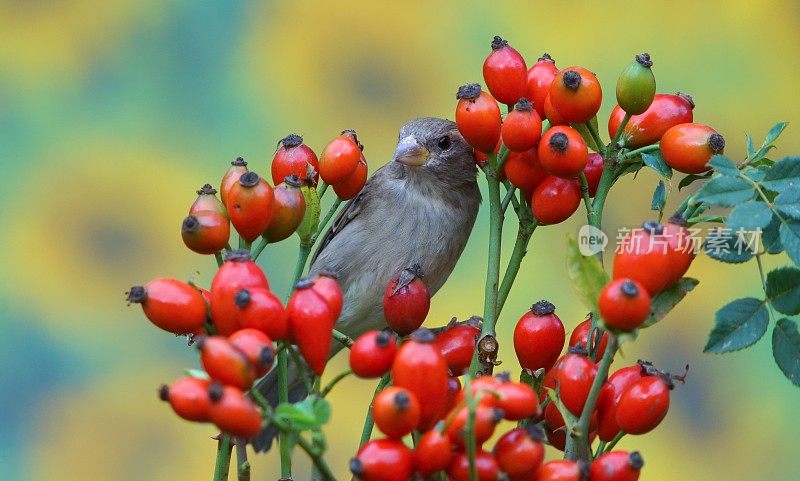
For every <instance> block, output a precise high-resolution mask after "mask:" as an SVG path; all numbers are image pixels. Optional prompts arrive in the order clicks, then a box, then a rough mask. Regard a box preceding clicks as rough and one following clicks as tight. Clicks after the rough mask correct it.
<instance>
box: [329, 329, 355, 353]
mask: <svg viewBox="0 0 800 481" xmlns="http://www.w3.org/2000/svg"><path fill="white" fill-rule="evenodd" d="M333 338H334V339H335V340H336V341H337V342H339V343H340V344H342V345H343V346H344V347H346V348H347V349H350V346H352V345H353V338H352V337H350V336H348V335H347V334H345V333H343V332H341V331H337V330H336V329H334V330H333Z"/></svg>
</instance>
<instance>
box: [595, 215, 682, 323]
mask: <svg viewBox="0 0 800 481" xmlns="http://www.w3.org/2000/svg"><path fill="white" fill-rule="evenodd" d="M694 257H695V249H694V240H693V239H692V238H691V235H690V233H689V230H688V229H687V228H686V226H685V225H684V223H683V222H682V219H680V218H673V219H671V220H670V221H669V222H668V223H667V224H665V225H661V224H659V223H658V222H655V221H649V222H645V223H644V224H642V228H641V229H634V230H632V231H631V232H630V233H629V234H628V235H626V236H625V238H624V239H623V240H622V243H621V244H620V245H619V246H618V248H617V253H616V255H615V256H614V268H613V269H614V271H613V280H612V281H611V282H609V283H608V284H607V285H606V286H605V287H604V288H603V290H602V291H601V292H600V298H599V299H598V310H599V313H600V316H601V317H602V318H603V322H604V323H605V326H606V327H607V328H608V329H611V330H613V331H632V330H634V329H637V328H638V327H639V326H641V325H642V323H644V322H645V320H646V319H647V317H648V316H649V315H650V303H651V299H652V298H654V297H655V296H656V295H658V293H659V292H661V291H662V290H664V289H666V288H669V287H672V286H673V285H675V284H676V283H677V282H678V281H679V280H680V279H681V277H683V275H684V274H686V271H687V270H689V266H690V265H691V263H692V261H693V260H694Z"/></svg>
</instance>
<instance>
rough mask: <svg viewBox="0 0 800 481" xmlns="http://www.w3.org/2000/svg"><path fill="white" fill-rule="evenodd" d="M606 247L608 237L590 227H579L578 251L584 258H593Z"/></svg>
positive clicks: (595, 228)
mask: <svg viewBox="0 0 800 481" xmlns="http://www.w3.org/2000/svg"><path fill="white" fill-rule="evenodd" d="M607 245H608V236H607V235H606V234H605V233H604V232H603V231H601V230H600V229H598V228H597V227H594V226H591V225H584V226H581V228H580V230H579V231H578V250H579V251H580V252H581V254H583V255H585V256H593V255H595V254H597V253H598V252H603V250H605V248H606V246H607Z"/></svg>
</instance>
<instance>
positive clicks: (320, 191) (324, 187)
mask: <svg viewBox="0 0 800 481" xmlns="http://www.w3.org/2000/svg"><path fill="white" fill-rule="evenodd" d="M327 191H328V184H326V183H325V181H324V180H320V181H319V184H317V195H319V200H322V196H323V195H325V192H327Z"/></svg>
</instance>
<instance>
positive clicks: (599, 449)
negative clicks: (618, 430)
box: [592, 441, 606, 459]
mask: <svg viewBox="0 0 800 481" xmlns="http://www.w3.org/2000/svg"><path fill="white" fill-rule="evenodd" d="M605 450H606V442H605V441H600V444H598V445H597V451H595V452H594V456H592V458H593V459H594V458H596V457H598V456H600V455H601V454H603V451H605Z"/></svg>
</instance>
